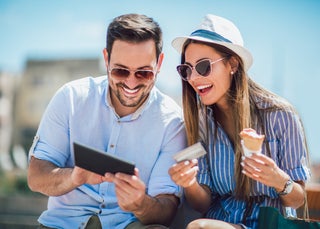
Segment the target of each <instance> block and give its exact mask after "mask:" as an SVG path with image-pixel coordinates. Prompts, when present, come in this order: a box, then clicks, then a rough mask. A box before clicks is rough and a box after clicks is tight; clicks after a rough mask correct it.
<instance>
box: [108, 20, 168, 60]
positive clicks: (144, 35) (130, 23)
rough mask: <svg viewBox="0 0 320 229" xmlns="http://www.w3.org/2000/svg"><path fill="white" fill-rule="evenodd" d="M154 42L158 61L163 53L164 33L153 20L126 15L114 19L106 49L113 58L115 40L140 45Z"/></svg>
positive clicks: (109, 29)
mask: <svg viewBox="0 0 320 229" xmlns="http://www.w3.org/2000/svg"><path fill="white" fill-rule="evenodd" d="M150 39H152V40H154V42H155V45H156V55H157V59H158V57H159V55H160V53H161V52H162V31H161V28H160V26H159V24H158V23H157V22H156V21H154V20H153V18H150V17H147V16H145V15H142V14H124V15H121V16H118V17H116V18H114V19H113V21H112V22H111V23H110V25H109V27H108V31H107V44H106V49H107V52H108V55H109V57H110V56H111V52H112V46H113V43H114V41H115V40H121V41H126V42H132V43H140V42H144V41H147V40H150Z"/></svg>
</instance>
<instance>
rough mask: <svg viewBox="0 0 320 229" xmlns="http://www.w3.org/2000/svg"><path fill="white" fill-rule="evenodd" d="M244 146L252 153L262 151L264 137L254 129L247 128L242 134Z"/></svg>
mask: <svg viewBox="0 0 320 229" xmlns="http://www.w3.org/2000/svg"><path fill="white" fill-rule="evenodd" d="M240 137H241V138H242V140H243V144H244V146H245V147H246V148H247V149H248V150H250V151H260V150H261V147H262V143H263V140H264V135H260V134H257V132H256V131H255V130H254V129H251V128H245V129H243V130H242V131H241V132H240Z"/></svg>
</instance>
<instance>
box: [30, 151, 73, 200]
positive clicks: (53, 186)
mask: <svg viewBox="0 0 320 229" xmlns="http://www.w3.org/2000/svg"><path fill="white" fill-rule="evenodd" d="M71 173H72V169H71V168H59V167H57V166H55V165H54V164H52V163H50V162H48V161H44V160H39V159H37V158H34V157H32V158H31V161H30V165H29V169H28V185H29V187H30V189H31V190H32V191H35V192H40V193H42V194H44V195H47V196H59V195H63V194H65V193H67V192H70V191H71V190H73V189H74V188H76V186H75V185H74V184H73V183H72V182H71Z"/></svg>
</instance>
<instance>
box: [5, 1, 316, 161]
mask: <svg viewBox="0 0 320 229" xmlns="http://www.w3.org/2000/svg"><path fill="white" fill-rule="evenodd" d="M319 12H320V1H316V0H314V1H312V0H304V1H300V0H282V1H277V0H270V1H264V3H263V2H262V1H256V0H243V1H238V0H219V1H218V0H170V1H169V0H162V1H150V0H149V1H148V0H135V1H133V0H122V1H120V0H119V1H111V0H91V1H88V0H68V1H65V0H54V1H48V0H41V1H40V0H33V1H31V0H29V1H28V0H0V28H1V35H0V70H2V71H11V72H21V71H22V70H23V68H24V64H25V61H26V59H27V58H30V57H32V58H60V57H63V58H64V57H86V56H91V57H100V58H102V52H101V50H102V49H103V48H104V45H105V30H106V27H107V25H108V23H109V22H110V21H111V20H112V18H114V17H115V16H118V15H120V14H124V13H143V14H146V15H148V16H152V17H153V18H154V19H155V20H157V21H158V22H159V24H160V25H161V26H162V29H163V33H164V52H165V60H164V63H163V67H162V70H161V73H160V75H159V79H158V86H159V87H160V88H161V89H163V91H165V92H167V93H168V94H170V95H172V96H177V95H180V80H179V77H178V75H177V73H176V71H175V66H176V65H177V64H178V63H179V55H178V53H176V51H175V50H174V49H173V48H172V47H171V45H170V43H171V41H172V39H173V38H175V37H176V36H180V35H187V34H189V33H190V32H191V31H192V30H194V29H195V28H196V27H197V25H198V24H199V23H200V21H201V20H202V18H203V16H204V15H205V14H207V13H212V14H216V15H219V16H223V17H226V18H228V19H230V20H232V21H233V22H234V23H235V24H236V25H237V26H238V28H239V29H240V31H241V33H242V36H243V38H244V42H245V46H246V47H247V48H248V49H249V50H250V51H251V53H252V55H253V56H254V64H253V66H252V68H251V69H250V71H249V74H250V76H251V77H252V78H253V79H254V80H256V81H257V82H258V83H260V84H262V85H264V86H265V87H266V88H268V89H270V90H272V91H274V92H276V93H277V94H279V95H281V96H283V97H285V98H286V99H288V100H289V101H290V102H291V103H292V104H293V105H294V106H295V107H296V108H297V110H298V112H299V113H300V115H301V117H302V120H303V122H304V125H305V128H306V134H307V138H308V141H309V147H310V154H311V158H312V159H313V161H315V160H316V161H319V162H320V137H319V136H320V135H319V131H318V130H319V129H320V124H319V120H318V117H319V112H320V108H319V105H318V104H319V102H316V98H317V97H318V95H316V92H317V90H318V85H319V84H320V68H319V66H320V58H319V56H318V55H319V53H320V43H319V37H320V26H319V22H320V16H319Z"/></svg>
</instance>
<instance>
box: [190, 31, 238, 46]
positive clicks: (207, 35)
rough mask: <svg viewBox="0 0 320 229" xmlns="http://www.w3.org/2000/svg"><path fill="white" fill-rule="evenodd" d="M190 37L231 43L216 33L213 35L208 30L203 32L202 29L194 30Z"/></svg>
mask: <svg viewBox="0 0 320 229" xmlns="http://www.w3.org/2000/svg"><path fill="white" fill-rule="evenodd" d="M190 36H199V37H203V38H207V39H211V40H215V41H224V42H228V43H232V42H231V41H230V40H228V39H227V38H224V37H223V36H221V35H219V34H218V33H215V32H212V31H209V30H204V29H199V30H196V31H194V32H193V33H191V35H190Z"/></svg>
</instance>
